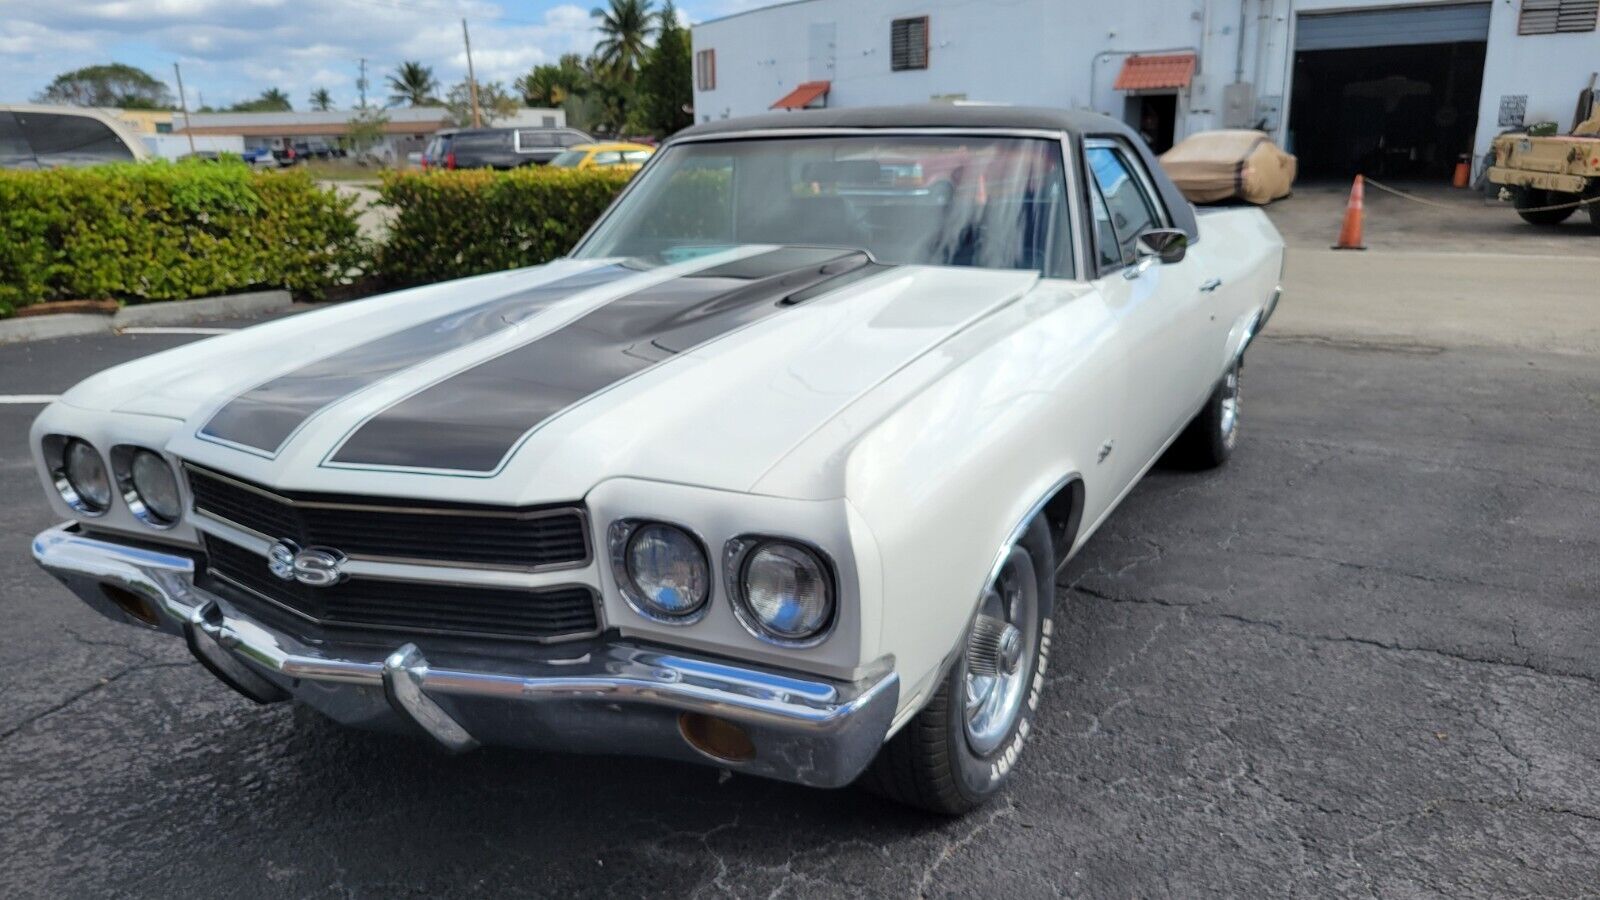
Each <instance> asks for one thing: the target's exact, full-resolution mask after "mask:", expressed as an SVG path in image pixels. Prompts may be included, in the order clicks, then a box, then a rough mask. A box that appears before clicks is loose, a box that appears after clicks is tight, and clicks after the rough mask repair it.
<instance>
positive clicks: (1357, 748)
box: [0, 208, 1600, 897]
mask: <svg viewBox="0 0 1600 900" xmlns="http://www.w3.org/2000/svg"><path fill="white" fill-rule="evenodd" d="M1296 209H1297V208H1296ZM1280 212H1281V211H1280ZM1292 212H1293V210H1291V211H1290V213H1292ZM1290 213H1282V214H1283V215H1284V216H1285V217H1286V219H1287V217H1288V216H1289V215H1290ZM1333 227H1336V225H1335V226H1333ZM1285 230H1286V233H1290V239H1291V243H1292V244H1295V245H1296V246H1297V247H1298V246H1300V245H1301V244H1306V245H1308V246H1307V248H1306V249H1307V250H1308V252H1309V244H1310V243H1311V242H1313V241H1314V240H1320V238H1316V237H1315V229H1314V228H1313V227H1312V226H1310V225H1308V226H1307V231H1306V235H1305V236H1298V233H1296V232H1293V231H1292V229H1291V228H1289V227H1286V229H1285ZM1545 237H1547V236H1541V235H1529V236H1528V240H1529V242H1530V243H1529V244H1527V245H1526V247H1527V248H1534V249H1526V248H1525V250H1524V252H1526V253H1527V254H1528V258H1529V259H1532V258H1534V257H1535V256H1537V255H1539V254H1543V253H1545V252H1546V251H1545V250H1544V249H1543V248H1542V245H1537V244H1536V243H1533V242H1535V241H1537V240H1542V239H1544V238H1545ZM1596 244H1597V245H1600V240H1596ZM1469 251H1470V248H1462V249H1460V250H1459V251H1453V252H1469ZM1383 252H1384V250H1383V248H1376V249H1375V250H1374V251H1372V254H1373V255H1374V256H1377V255H1379V254H1381V253H1383ZM1436 257H1437V258H1436ZM1343 258H1347V259H1350V260H1351V261H1350V262H1348V263H1343V262H1338V261H1334V262H1323V263H1321V265H1323V266H1325V267H1326V266H1334V267H1335V269H1334V270H1332V271H1333V274H1326V273H1323V274H1319V275H1317V276H1316V279H1317V280H1318V281H1319V282H1320V281H1323V280H1326V279H1328V278H1335V279H1337V278H1340V277H1347V278H1355V277H1358V276H1360V274H1361V273H1362V272H1364V271H1367V267H1370V266H1371V265H1378V264H1382V263H1384V262H1385V260H1383V259H1380V260H1379V261H1378V263H1366V262H1361V261H1360V260H1359V259H1357V258H1356V257H1354V256H1352V257H1343ZM1388 261H1389V262H1393V260H1388ZM1290 265H1291V267H1292V266H1293V265H1294V262H1293V259H1291V263H1290ZM1409 265H1411V266H1413V267H1422V271H1424V272H1434V273H1436V275H1437V277H1438V278H1439V279H1448V278H1451V277H1457V276H1456V274H1455V271H1456V269H1457V268H1458V261H1457V260H1455V259H1452V258H1451V253H1442V254H1433V255H1430V253H1420V254H1418V255H1416V256H1415V257H1413V258H1410V262H1409ZM1339 266H1344V267H1346V268H1344V269H1338V268H1337V267H1339ZM1319 271H1320V270H1319ZM1584 271H1587V270H1584ZM1507 272H1508V274H1506V275H1505V277H1504V279H1503V280H1502V281H1499V282H1490V283H1488V284H1487V285H1485V284H1483V283H1482V280H1481V276H1478V277H1476V279H1475V280H1477V282H1478V286H1479V287H1480V288H1481V289H1482V290H1484V291H1487V292H1489V293H1490V294H1491V295H1493V293H1494V292H1495V291H1496V290H1501V291H1506V292H1510V291H1512V290H1513V289H1518V288H1519V286H1521V287H1520V289H1521V290H1524V291H1527V290H1529V288H1527V286H1526V285H1527V278H1528V276H1527V275H1526V273H1525V272H1523V271H1522V269H1521V268H1513V267H1507ZM1340 273H1343V274H1342V275H1341V274H1340ZM1519 273H1520V274H1519ZM1560 280H1561V279H1559V278H1557V279H1556V281H1557V282H1559V281H1560ZM1593 283H1594V282H1590V284H1591V285H1592V284H1593ZM1294 286H1295V282H1294V279H1293V276H1292V275H1291V292H1290V295H1289V297H1288V299H1286V300H1285V304H1286V305H1285V308H1284V312H1283V314H1282V322H1281V323H1275V324H1274V328H1273V329H1272V330H1271V331H1269V332H1268V335H1267V336H1266V337H1265V338H1264V339H1263V341H1262V342H1261V343H1260V344H1259V345H1258V346H1257V348H1256V349H1254V350H1253V351H1252V353H1251V356H1250V358H1249V364H1248V366H1247V368H1246V376H1245V377H1246V387H1245V405H1244V416H1245V418H1244V423H1245V424H1244V427H1245V432H1244V435H1243V437H1242V444H1241V447H1240V450H1239V451H1238V453H1237V455H1236V456H1235V458H1234V459H1233V461H1232V462H1231V463H1230V464H1229V465H1228V466H1227V467H1226V468H1224V469H1222V470H1220V471H1218V472H1214V473H1207V474H1198V475H1196V474H1190V473H1182V472H1173V471H1165V470H1157V471H1156V472H1154V473H1153V474H1152V475H1151V476H1150V477H1149V478H1148V479H1147V480H1146V481H1145V482H1144V483H1143V484H1142V485H1141V486H1140V487H1139V488H1138V489H1136V491H1135V492H1134V493H1133V494H1132V495H1131V496H1130V498H1129V499H1128V501H1127V502H1126V503H1125V504H1124V506H1123V507H1122V509H1121V510H1120V511H1119V512H1118V513H1117V514H1116V515H1114V516H1113V518H1112V519H1111V520H1110V522H1109V523H1108V525H1107V526H1106V527H1105V528H1104V529H1103V530H1102V531H1101V533H1100V534H1099V535H1097V536H1096V537H1095V538H1094V539H1093V540H1092V541H1091V542H1090V543H1089V544H1088V546H1087V547H1086V548H1085V549H1084V551H1083V552H1082V553H1081V554H1080V555H1079V556H1078V558H1077V559H1076V560H1074V561H1073V562H1072V563H1071V564H1070V565H1069V566H1068V567H1067V568H1066V569H1065V570H1064V571H1063V572H1062V574H1061V578H1060V581H1059V600H1058V613H1057V619H1058V623H1057V624H1058V629H1059V630H1058V636H1059V637H1058V644H1057V647H1058V648H1059V649H1058V651H1057V653H1056V655H1055V657H1054V661H1053V662H1054V665H1053V673H1052V674H1053V678H1052V684H1051V685H1050V689H1049V692H1048V694H1047V696H1046V699H1045V702H1044V704H1043V705H1042V707H1041V711H1040V713H1039V718H1038V722H1037V724H1038V726H1039V728H1038V731H1037V732H1036V736H1035V737H1034V739H1033V740H1032V743H1031V744H1030V746H1029V749H1028V752H1027V754H1026V755H1025V756H1024V761H1023V763H1022V765H1021V768H1020V771H1019V773H1018V776H1017V778H1016V781H1015V782H1014V784H1013V788H1012V790H1011V792H1010V793H1009V794H1008V795H1007V796H1006V797H1005V798H1004V799H1003V800H1002V801H1001V802H999V803H997V804H995V805H994V806H992V807H990V808H988V809H985V810H982V811H980V812H979V813H977V814H974V815H972V816H970V817H968V818H966V819H963V820H942V819H929V818H926V817H923V816H920V815H917V814H913V813H910V812H907V811H905V810H903V809H900V808H898V807H895V806H893V805H890V804H887V803H885V802H883V801H880V800H878V799H876V798H874V797H871V796H869V795H866V794H863V793H859V792H856V791H853V790H844V791H835V792H818V791H810V790H805V789H800V788H795V787H790V786H787V785H782V784H777V783H770V782H764V781H760V780H757V779H750V778H744V777H737V776H735V777H725V776H723V775H721V774H720V773H718V772H716V771H714V770H711V769H702V768H695V767H683V766H678V765H673V764H667V763H658V762H653V761H639V760H626V759H604V758H573V757H558V756H542V755H530V754H525V753H515V752H506V751H498V750H486V751H479V752H477V753H473V754H470V755H467V756H463V757H456V758H451V757H445V756H443V755H441V754H439V753H437V752H435V751H434V750H432V749H431V748H430V747H428V746H427V745H424V744H422V743H420V742H408V741H405V740H398V739H393V738H385V737H379V736H372V735H365V734H359V733H353V732H347V731H343V730H340V729H338V728H336V727H334V726H332V725H328V724H325V723H323V722H321V721H320V720H318V719H317V718H315V717H314V716H312V715H310V714H308V713H306V712H304V711H301V710H296V709H294V708H291V707H288V706H283V705H280V706H275V707H269V708H260V707H254V706H251V705H250V704H249V703H247V702H246V701H244V700H242V699H239V698H237V697H236V696H234V695H232V694H231V693H230V692H229V691H228V690H227V689H226V688H223V687H222V686H221V685H220V684H218V683H216V682H215V681H214V680H213V679H212V678H211V676H209V675H208V674H206V673H205V672H204V670H202V669H201V668H200V667H199V666H198V665H196V664H193V663H191V662H190V661H189V659H188V657H187V655H186V653H185V652H184V651H183V649H182V647H181V646H179V645H178V644H177V643H176V642H173V641H170V640H167V639H164V638H160V637H152V636H149V635H146V634H144V633H141V632H137V631H134V630H132V629H129V628H125V627H118V626H113V625H111V624H109V623H106V622H104V621H103V620H101V619H100V618H98V617H97V616H95V615H94V614H93V613H92V612H90V611H89V610H88V609H87V608H86V607H84V606H83V605H82V604H81V603H79V602H78V601H77V600H76V599H74V598H72V597H71V596H70V595H69V594H67V592H66V591H65V590H64V589H62V588H60V587H58V586H57V585H56V584H55V583H54V582H53V581H52V580H51V579H49V578H48V577H47V576H45V575H44V574H43V573H42V572H40V571H39V570H38V569H36V568H35V567H34V566H33V564H32V562H31V560H30V559H29V558H28V540H29V539H30V538H31V536H32V535H33V534H34V533H35V532H36V531H37V530H39V529H41V528H44V527H46V526H48V525H50V524H53V523H52V521H51V518H50V515H49V513H48V511H47V509H46V507H45V505H44V503H43V501H42V497H41V494H40V486H39V484H38V482H37V479H36V478H35V476H34V474H33V472H32V470H31V468H30V464H29V462H28V461H27V448H26V446H25V444H26V440H25V438H26V433H27V425H28V423H29V421H30V420H31V418H32V416H33V415H34V414H35V413H36V411H37V409H38V406H37V405H28V404H5V405H0V609H3V610H4V611H5V612H6V613H7V619H6V626H5V629H4V634H5V639H4V640H0V690H3V695H4V696H5V698H6V699H7V702H6V703H5V704H3V705H0V810H4V811H5V815H4V817H3V821H4V824H3V825H0V886H3V888H4V891H3V892H4V893H5V894H6V895H8V896H19V897H21V896H76V895H94V896H98V895H108V894H115V895H137V896H157V895H171V896H193V895H196V894H201V893H203V894H205V895H207V896H249V897H257V896H293V897H301V896H325V895H331V896H376V895H417V896H449V895H460V894H467V893H473V894H509V895H538V896H556V895H561V896H570V895H583V896H608V897H609V896H808V897H824V896H841V895H843V896H896V897H905V896H913V897H914V896H1007V895H1009V896H1018V897H1027V896H1040V895H1072V896H1093V897H1126V896H1176V897H1193V896H1202V895H1211V896H1226V897H1234V896H1284V895H1303V894H1310V895H1351V894H1358V895H1368V894H1371V895H1378V896H1445V897H1466V896H1484V897H1509V896H1559V897H1570V896H1583V895H1589V896H1592V895H1594V894H1595V893H1596V891H1597V887H1596V886H1597V885H1600V697H1597V692H1596V687H1597V685H1596V682H1597V679H1600V626H1597V624H1596V621H1597V620H1596V615H1595V608H1594V603H1595V600H1596V598H1597V596H1600V531H1597V529H1596V525H1597V523H1600V483H1597V481H1596V477H1595V471H1596V467H1595V461H1596V460H1597V459H1600V425H1597V424H1596V423H1597V421H1600V418H1597V416H1600V365H1597V364H1596V361H1595V359H1596V358H1595V356H1594V355H1593V354H1592V353H1588V352H1585V351H1584V349H1583V345H1582V344H1581V342H1580V343H1579V344H1573V343H1571V342H1570V341H1568V340H1567V339H1565V338H1563V337H1561V336H1560V335H1558V336H1556V337H1555V338H1549V339H1546V338H1545V337H1542V336H1541V334H1540V333H1538V332H1537V331H1536V330H1535V331H1522V332H1517V333H1515V334H1510V333H1508V332H1507V331H1506V330H1505V327H1504V326H1503V325H1501V324H1498V323H1497V322H1496V318H1495V312H1496V308H1495V306H1494V305H1493V303H1488V302H1486V303H1485V304H1483V305H1480V306H1478V307H1473V308H1471V309H1467V308H1465V307H1463V311H1462V312H1461V314H1460V315H1459V316H1456V317H1454V318H1453V319H1452V322H1454V323H1456V324H1454V325H1452V327H1450V328H1446V327H1442V326H1441V327H1438V328H1433V329H1430V328H1428V327H1427V323H1426V322H1419V323H1417V324H1416V326H1415V327H1414V328H1411V327H1408V329H1400V330H1396V331H1394V332H1393V333H1391V332H1389V331H1384V330H1382V329H1379V330H1378V331H1377V332H1376V333H1375V334H1374V333H1372V330H1371V329H1370V328H1368V327H1367V326H1365V325H1363V324H1361V322H1360V321H1357V322H1355V323H1354V324H1350V323H1349V321H1348V320H1349V318H1350V317H1348V316H1345V317H1340V316H1339V315H1336V314H1335V313H1336V311H1335V312H1329V311H1328V310H1327V309H1326V308H1322V307H1325V306H1326V305H1327V304H1326V303H1320V302H1319V303H1318V304H1313V305H1317V306H1318V308H1317V309H1298V310H1297V308H1296V304H1302V305H1305V304H1310V301H1306V300H1304V299H1296V295H1295V293H1294V290H1293V288H1294ZM1558 288H1559V284H1553V285H1552V286H1551V290H1557V289H1558ZM1314 289H1321V290H1323V291H1327V290H1328V288H1327V286H1326V285H1322V286H1320V288H1319V286H1318V285H1313V284H1306V285H1305V290H1304V291H1303V292H1302V295H1301V296H1302V297H1303V296H1305V295H1312V296H1318V295H1316V294H1315V293H1314ZM1377 289H1378V288H1376V287H1375V288H1373V290H1377ZM1404 293H1405V292H1404V290H1403V289H1401V288H1396V289H1394V294H1395V296H1392V297H1390V298H1389V299H1390V300H1391V302H1392V303H1393V304H1395V305H1399V304H1401V303H1403V302H1404V299H1405V298H1404V296H1403V295H1404ZM1507 296H1510V294H1509V293H1508V294H1507ZM1380 299H1381V298H1380ZM1580 299H1581V296H1580ZM1368 300H1370V298H1366V299H1363V301H1362V302H1367V301H1368ZM1327 302H1328V303H1331V302H1332V301H1327ZM1441 302H1442V301H1441ZM1458 302H1461V303H1466V302H1467V301H1466V300H1464V299H1461V298H1458ZM1591 302H1592V300H1591ZM1362 308H1363V309H1365V307H1362ZM1363 314H1366V313H1363ZM1319 315H1320V316H1322V317H1324V318H1326V319H1328V320H1329V321H1333V322H1335V323H1336V324H1337V323H1340V322H1343V323H1345V324H1344V325H1342V326H1340V327H1328V328H1323V327H1322V326H1319V325H1317V324H1316V322H1317V321H1318V320H1317V318H1316V317H1317V316H1319ZM1577 315H1578V317H1579V318H1580V319H1582V318H1583V317H1584V313H1583V311H1582V310H1581V309H1580V310H1579V311H1578V312H1577ZM1587 315H1588V316H1589V317H1593V318H1600V311H1596V310H1594V309H1593V308H1592V307H1590V308H1589V311H1588V313H1587ZM1460 321H1465V322H1467V323H1469V325H1471V323H1479V325H1480V326H1481V327H1476V326H1474V327H1471V328H1468V329H1467V331H1466V332H1465V333H1463V331H1462V327H1461V326H1460V325H1459V322H1460ZM1296 323H1299V324H1298V325H1297V324H1296ZM1280 326H1281V327H1280ZM1291 326H1293V327H1291ZM1497 328H1498V329H1499V330H1496V329H1497ZM1341 329H1342V330H1341ZM196 339H201V336H198V335H140V336H124V337H114V338H113V337H106V338H84V339H66V340H61V341H55V342H49V343H38V344H27V345H16V346H8V347H0V393H5V394H52V393H56V392H59V391H60V390H62V389H64V388H66V387H67V386H69V385H70V384H71V383H73V382H74V381H75V380H76V379H77V378H79V377H81V376H82V375H85V374H88V373H89V372H92V371H94V370H96V369H98V368H101V367H103V366H105V365H109V364H111V363H114V362H117V361H120V360H124V359H131V358H134V357H137V356H140V355H143V354H146V353H149V352H153V351H155V350H159V349H162V348H164V347H167V346H173V345H176V344H179V343H183V342H186V341H189V340H196Z"/></svg>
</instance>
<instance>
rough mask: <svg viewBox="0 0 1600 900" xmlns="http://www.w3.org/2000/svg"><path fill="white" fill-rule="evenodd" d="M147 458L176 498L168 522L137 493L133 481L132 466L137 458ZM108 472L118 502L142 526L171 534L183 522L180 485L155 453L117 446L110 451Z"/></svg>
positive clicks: (169, 466)
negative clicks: (157, 467)
mask: <svg viewBox="0 0 1600 900" xmlns="http://www.w3.org/2000/svg"><path fill="white" fill-rule="evenodd" d="M144 454H147V455H149V456H150V457H152V458H153V459H155V460H156V461H157V462H158V463H160V465H161V467H162V468H163V469H165V470H166V473H167V477H169V478H171V479H172V487H173V492H174V494H175V495H176V497H177V502H178V510H177V514H176V515H174V516H171V517H170V518H169V517H167V516H165V515H163V514H162V513H161V512H160V511H159V510H157V509H156V508H155V507H154V505H153V504H151V503H150V501H149V500H148V499H146V497H145V495H144V492H142V491H140V490H139V486H138V483H137V482H136V480H135V477H134V464H135V462H136V461H137V460H138V458H139V457H140V456H141V455H144ZM111 472H112V476H113V477H114V479H115V481H116V489H117V491H118V492H119V493H121V494H122V502H123V503H124V504H125V505H126V506H127V507H128V512H130V513H132V514H133V517H134V518H135V519H138V520H139V521H140V522H141V523H142V524H144V525H146V526H149V527H150V528H154V529H155V530H157V531H171V530H172V529H174V528H176V527H178V523H179V522H181V521H183V508H184V502H183V482H182V480H180V479H179V477H178V472H177V469H176V468H175V467H174V466H173V465H172V463H171V462H170V461H169V460H168V459H167V458H166V456H165V455H163V454H162V453H161V452H160V451H159V450H153V449H151V448H149V447H141V446H139V445H137V444H118V445H116V446H115V447H112V448H111Z"/></svg>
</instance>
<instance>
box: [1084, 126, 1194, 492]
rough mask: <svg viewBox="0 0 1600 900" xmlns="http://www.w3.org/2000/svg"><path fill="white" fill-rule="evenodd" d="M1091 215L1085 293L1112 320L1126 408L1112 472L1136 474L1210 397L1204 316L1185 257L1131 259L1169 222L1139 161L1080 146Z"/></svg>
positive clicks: (1104, 147) (1115, 148)
mask: <svg viewBox="0 0 1600 900" xmlns="http://www.w3.org/2000/svg"><path fill="white" fill-rule="evenodd" d="M1084 157H1085V163H1086V169H1087V171H1088V174H1089V177H1088V178H1087V179H1086V181H1087V182H1088V183H1089V200H1090V206H1091V213H1092V217H1093V227H1092V235H1091V237H1092V242H1093V244H1094V259H1093V260H1092V262H1093V263H1094V264H1095V272H1096V275H1097V277H1096V279H1095V286H1096V288H1097V289H1098V290H1099V292H1100V294H1101V296H1102V297H1104V298H1105V302H1106V305H1107V308H1108V309H1109V310H1110V312H1111V314H1112V315H1113V316H1116V317H1117V318H1118V320H1119V322H1118V329H1117V330H1118V333H1119V334H1120V335H1121V341H1120V344H1121V352H1122V354H1123V362H1124V369H1123V370H1124V372H1125V373H1126V376H1127V386H1128V391H1127V397H1128V408H1127V409H1126V410H1125V419H1124V423H1123V427H1122V429H1121V437H1120V439H1119V440H1118V441H1117V445H1115V446H1113V448H1112V452H1113V453H1115V454H1116V456H1117V457H1119V461H1118V463H1117V465H1116V468H1115V471H1116V472H1118V473H1119V474H1120V475H1121V476H1123V478H1125V479H1128V480H1131V479H1133V478H1136V477H1138V475H1139V473H1140V472H1141V471H1143V469H1144V467H1145V465H1146V463H1148V462H1149V461H1150V460H1151V458H1152V457H1154V456H1155V455H1156V454H1157V453H1158V452H1159V451H1160V450H1161V448H1162V446H1163V444H1164V443H1165V442H1166V441H1167V439H1168V438H1170V437H1171V436H1172V435H1173V434H1174V433H1176V431H1177V430H1178V429H1179V428H1180V427H1181V426H1182V425H1183V424H1184V422H1186V421H1187V420H1188V418H1189V417H1190V416H1192V415H1193V414H1194V412H1195V410H1196V409H1198V408H1199V405H1200V402H1201V401H1202V400H1203V399H1204V397H1205V396H1206V394H1207V393H1208V392H1209V391H1210V390H1211V382H1212V381H1214V380H1215V376H1216V374H1217V373H1215V372H1209V371H1208V370H1209V369H1210V368H1212V365H1211V363H1212V361H1213V357H1214V354H1208V353H1207V349H1206V348H1207V345H1208V343H1209V342H1208V341H1207V340H1204V339H1203V335H1202V334H1201V328H1200V326H1199V322H1200V320H1203V319H1204V318H1205V315H1204V306H1203V293H1202V291H1201V290H1200V288H1201V286H1202V285H1201V280H1202V276H1201V275H1200V273H1199V267H1198V266H1197V265H1196V264H1195V263H1194V262H1193V261H1192V260H1189V259H1187V258H1185V259H1184V260H1183V261H1182V262H1177V263H1169V264H1162V263H1161V262H1159V261H1158V260H1157V259H1156V258H1154V257H1148V256H1147V257H1143V258H1141V257H1140V255H1139V253H1138V251H1137V243H1138V239H1139V236H1140V235H1142V234H1144V233H1145V232H1148V231H1150V230H1152V229H1156V228H1170V227H1171V225H1172V218H1171V216H1169V215H1168V213H1167V211H1166V209H1165V207H1164V206H1163V205H1162V203H1161V198H1160V196H1159V194H1158V193H1157V191H1156V190H1155V185H1154V182H1153V181H1152V180H1151V179H1150V176H1149V173H1148V172H1146V171H1145V169H1144V166H1143V163H1142V161H1141V160H1140V158H1139V155H1138V154H1137V153H1135V152H1133V150H1132V149H1131V148H1129V147H1128V146H1127V145H1125V144H1123V143H1122V142H1121V141H1120V140H1116V139H1092V140H1089V141H1086V142H1085V144H1084Z"/></svg>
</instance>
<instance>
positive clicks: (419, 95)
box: [387, 59, 439, 106]
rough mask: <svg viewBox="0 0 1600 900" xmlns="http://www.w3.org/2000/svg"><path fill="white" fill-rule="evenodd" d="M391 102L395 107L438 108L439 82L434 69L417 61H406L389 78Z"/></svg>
mask: <svg viewBox="0 0 1600 900" xmlns="http://www.w3.org/2000/svg"><path fill="white" fill-rule="evenodd" d="M387 80H388V82H389V90H390V94H389V102H390V103H391V104H393V105H395V106H438V105H439V98H438V97H436V96H434V95H435V94H437V93H438V92H439V82H438V80H437V79H436V78H434V77H433V68H432V67H431V66H425V65H423V64H422V63H420V62H418V61H416V60H410V59H408V60H406V61H405V62H403V63H401V64H400V65H398V66H396V67H395V70H394V74H393V75H390V76H389V77H388V79H387Z"/></svg>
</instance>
